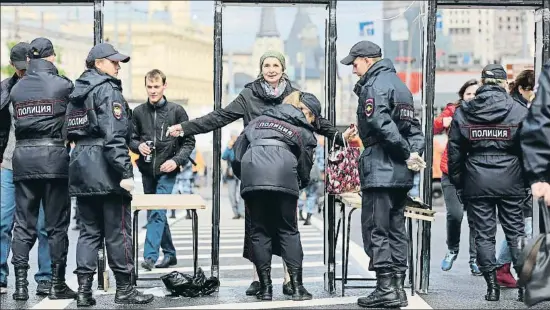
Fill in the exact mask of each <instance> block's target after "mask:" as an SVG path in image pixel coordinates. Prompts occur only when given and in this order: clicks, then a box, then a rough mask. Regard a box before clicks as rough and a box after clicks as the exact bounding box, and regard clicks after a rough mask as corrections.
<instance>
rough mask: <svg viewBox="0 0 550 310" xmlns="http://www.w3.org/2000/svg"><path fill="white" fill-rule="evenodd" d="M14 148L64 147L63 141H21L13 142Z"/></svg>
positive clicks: (46, 139) (47, 139) (49, 139)
mask: <svg viewBox="0 0 550 310" xmlns="http://www.w3.org/2000/svg"><path fill="white" fill-rule="evenodd" d="M15 146H62V147H65V140H63V139H51V138H45V139H23V140H17V141H15Z"/></svg>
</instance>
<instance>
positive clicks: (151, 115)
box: [130, 98, 195, 177]
mask: <svg viewBox="0 0 550 310" xmlns="http://www.w3.org/2000/svg"><path fill="white" fill-rule="evenodd" d="M188 119H189V117H188V116H187V113H186V112H185V109H184V108H183V107H182V106H181V105H179V104H175V103H172V102H169V101H167V100H166V98H163V100H161V101H159V102H157V103H156V104H151V103H149V101H147V102H146V103H143V104H141V105H139V106H138V107H137V108H135V109H134V111H133V113H132V123H133V125H132V127H133V133H132V140H131V142H130V149H131V150H132V152H134V153H136V154H139V155H140V156H139V158H138V160H137V162H136V163H137V166H138V168H139V171H140V172H141V173H142V174H144V175H148V176H152V177H156V176H160V175H162V174H166V173H164V172H161V171H160V166H161V165H162V164H163V163H164V162H165V161H167V160H170V159H172V160H174V161H175V162H176V164H177V165H178V167H179V166H185V165H186V164H187V163H188V162H189V156H190V155H191V152H192V151H193V149H194V148H195V137H193V136H186V137H183V138H182V137H177V138H174V137H172V136H168V137H166V128H168V127H169V126H172V125H175V124H179V123H181V122H184V121H187V120H188ZM145 141H153V144H154V146H155V149H154V151H153V153H152V155H153V160H152V161H151V162H150V163H146V162H145V160H144V157H143V156H142V155H141V153H140V152H139V145H140V144H141V143H143V142H145ZM177 173H178V169H176V170H174V171H172V172H170V173H168V174H170V175H176V174H177Z"/></svg>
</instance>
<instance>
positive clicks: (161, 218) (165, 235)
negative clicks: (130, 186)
mask: <svg viewBox="0 0 550 310" xmlns="http://www.w3.org/2000/svg"><path fill="white" fill-rule="evenodd" d="M142 180H143V192H144V193H145V194H172V190H173V189H174V184H175V183H176V177H175V176H167V175H162V176H160V177H158V178H156V179H155V178H153V177H150V176H145V175H144V176H142ZM160 248H162V252H163V253H164V256H174V257H175V256H176V249H175V248H174V243H173V242H172V234H171V233H170V226H168V220H167V219H166V209H165V210H148V211H147V234H146V235H145V249H144V250H143V258H145V259H151V260H152V261H153V262H156V261H157V260H158V258H159V249H160Z"/></svg>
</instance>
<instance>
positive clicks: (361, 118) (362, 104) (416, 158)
mask: <svg viewBox="0 0 550 310" xmlns="http://www.w3.org/2000/svg"><path fill="white" fill-rule="evenodd" d="M341 63H342V64H344V65H353V73H355V74H356V75H357V76H359V77H360V79H359V81H358V82H357V84H356V85H355V89H354V92H355V94H356V95H357V96H358V97H359V101H358V105H357V127H358V130H359V136H360V138H361V141H362V142H363V145H364V147H365V149H364V151H363V153H362V154H361V156H360V158H359V169H360V170H359V171H360V178H361V191H362V211H361V212H362V214H361V225H362V232H363V244H364V247H365V252H366V253H367V255H368V256H369V257H370V266H369V269H370V270H373V271H375V272H376V278H377V284H376V289H375V290H374V291H373V292H372V293H371V294H370V295H369V296H367V297H361V298H359V299H358V304H359V305H360V306H362V307H369V308H371V307H372V308H376V307H405V306H407V304H408V302H407V295H406V294H405V291H404V289H403V284H404V281H405V271H406V270H407V237H406V235H405V216H404V209H405V201H406V199H407V192H408V191H409V190H410V189H411V188H412V187H413V173H414V171H419V170H420V169H422V168H424V167H425V163H424V162H423V160H422V158H420V154H421V153H422V151H423V148H424V136H423V134H422V131H421V128H420V122H419V121H418V120H417V119H416V118H415V117H414V106H413V97H412V94H411V92H410V91H409V89H408V88H407V86H406V85H405V84H404V83H403V82H402V81H401V80H400V79H399V77H398V76H397V74H396V71H395V68H394V66H393V63H392V62H391V60H389V59H385V58H382V50H381V49H380V47H379V46H378V45H376V44H375V43H373V42H370V41H361V42H359V43H357V44H355V45H354V46H353V47H352V48H351V50H350V53H349V55H348V56H346V57H345V58H344V59H342V61H341Z"/></svg>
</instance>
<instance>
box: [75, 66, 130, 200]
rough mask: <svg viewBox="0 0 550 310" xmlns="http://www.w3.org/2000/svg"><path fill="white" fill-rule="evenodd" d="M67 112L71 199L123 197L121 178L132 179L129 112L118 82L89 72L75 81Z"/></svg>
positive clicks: (92, 71)
mask: <svg viewBox="0 0 550 310" xmlns="http://www.w3.org/2000/svg"><path fill="white" fill-rule="evenodd" d="M70 100H71V101H70V103H69V107H68V109H67V118H66V122H67V131H68V134H67V137H68V139H69V140H70V141H74V142H75V144H76V145H75V148H74V150H73V153H72V154H71V165H70V178H69V192H70V194H71V195H72V196H77V197H78V196H97V195H107V194H126V195H129V193H128V192H127V191H125V190H124V189H123V188H121V187H120V185H119V184H120V181H121V180H122V179H127V178H132V177H133V167H132V163H131V161H130V154H129V149H128V142H129V140H130V135H131V110H130V108H129V107H128V104H127V103H126V101H125V100H124V97H123V96H122V87H121V83H120V80H119V79H116V78H114V77H111V76H109V75H107V74H104V73H100V72H98V71H97V70H96V69H88V70H86V71H85V72H84V73H82V75H81V76H80V77H79V78H78V79H77V80H76V81H75V90H74V91H73V92H72V93H71V96H70Z"/></svg>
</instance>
